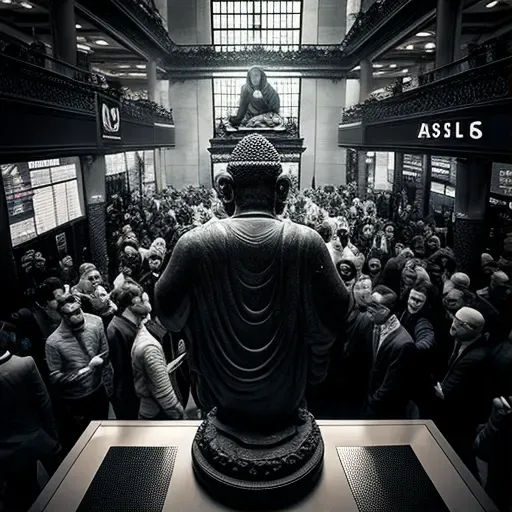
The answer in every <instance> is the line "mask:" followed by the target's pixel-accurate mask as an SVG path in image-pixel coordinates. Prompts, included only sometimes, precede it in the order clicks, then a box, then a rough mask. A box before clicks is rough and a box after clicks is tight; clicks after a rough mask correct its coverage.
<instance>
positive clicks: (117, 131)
mask: <svg viewBox="0 0 512 512" xmlns="http://www.w3.org/2000/svg"><path fill="white" fill-rule="evenodd" d="M97 98H98V100H97V101H98V122H99V127H100V134H101V139H102V140H104V141H111V142H121V140H122V138H121V105H120V103H119V101H116V100H115V99H113V98H109V97H106V96H102V95H100V94H98V95H97Z"/></svg>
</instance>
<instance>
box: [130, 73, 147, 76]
mask: <svg viewBox="0 0 512 512" xmlns="http://www.w3.org/2000/svg"><path fill="white" fill-rule="evenodd" d="M128 74H129V75H130V76H146V73H128Z"/></svg>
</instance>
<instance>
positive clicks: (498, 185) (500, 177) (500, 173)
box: [491, 162, 512, 197]
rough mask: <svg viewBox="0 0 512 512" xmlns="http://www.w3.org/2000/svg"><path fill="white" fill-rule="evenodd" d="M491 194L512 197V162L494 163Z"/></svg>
mask: <svg viewBox="0 0 512 512" xmlns="http://www.w3.org/2000/svg"><path fill="white" fill-rule="evenodd" d="M491 194H497V195H500V196H506V197H512V164H500V163H498V162H494V163H493V164H492V175H491Z"/></svg>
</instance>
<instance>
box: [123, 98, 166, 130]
mask: <svg viewBox="0 0 512 512" xmlns="http://www.w3.org/2000/svg"><path fill="white" fill-rule="evenodd" d="M121 116H122V117H131V118H132V119H136V120H137V121H143V122H148V123H164V124H174V120H173V117H172V110H166V109H165V108H164V107H162V106H160V105H158V104H156V103H154V102H153V101H150V100H142V99H141V100H131V99H128V98H121Z"/></svg>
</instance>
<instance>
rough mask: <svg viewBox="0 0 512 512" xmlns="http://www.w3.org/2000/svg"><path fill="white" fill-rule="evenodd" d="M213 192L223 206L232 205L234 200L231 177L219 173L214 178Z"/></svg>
mask: <svg viewBox="0 0 512 512" xmlns="http://www.w3.org/2000/svg"><path fill="white" fill-rule="evenodd" d="M215 190H216V191H217V194H218V195H219V198H220V200H221V201H222V202H223V203H224V204H229V203H232V202H233V201H234V200H235V192H234V189H233V177H232V176H231V175H230V174H229V173H227V172H221V173H220V174H218V175H217V177H216V178H215Z"/></svg>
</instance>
